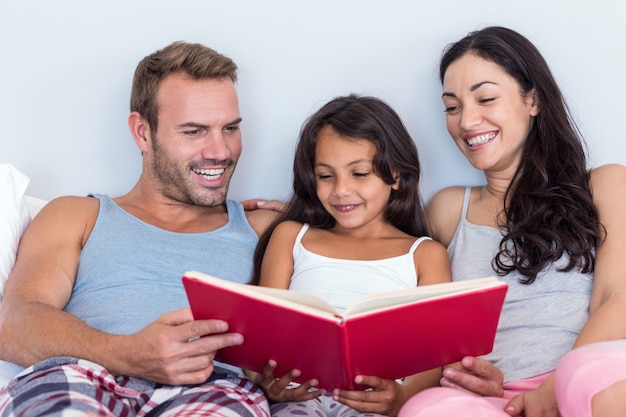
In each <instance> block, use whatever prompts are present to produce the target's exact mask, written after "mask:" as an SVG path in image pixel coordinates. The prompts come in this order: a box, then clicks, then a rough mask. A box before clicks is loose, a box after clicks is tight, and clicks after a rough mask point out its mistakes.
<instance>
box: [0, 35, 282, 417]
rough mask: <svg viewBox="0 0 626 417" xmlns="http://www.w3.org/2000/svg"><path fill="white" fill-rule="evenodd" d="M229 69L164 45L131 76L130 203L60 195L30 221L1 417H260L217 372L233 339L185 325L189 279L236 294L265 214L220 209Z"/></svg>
mask: <svg viewBox="0 0 626 417" xmlns="http://www.w3.org/2000/svg"><path fill="white" fill-rule="evenodd" d="M236 71H237V67H236V65H235V63H234V62H233V61H232V60H231V59H229V58H227V57H225V56H223V55H220V54H218V53H217V52H215V51H213V50H211V49H209V48H207V47H205V46H202V45H199V44H188V43H182V42H176V43H173V44H171V45H169V46H167V47H166V48H164V49H162V50H160V51H157V52H155V53H153V54H151V55H149V56H147V57H146V58H144V59H143V60H142V61H141V62H140V63H139V65H138V67H137V69H136V72H135V76H134V80H133V88H132V94H131V114H130V116H129V119H128V124H129V127H130V131H131V134H132V136H133V138H134V140H135V142H136V144H137V146H138V147H139V149H140V150H141V153H142V158H143V167H142V173H141V176H140V178H139V180H138V182H137V183H136V185H135V186H134V187H133V189H132V190H131V191H130V192H129V193H128V194H126V195H123V196H121V197H118V198H114V199H111V198H109V197H108V196H104V195H94V196H89V197H61V198H58V199H55V200H53V201H51V202H50V203H49V204H48V205H47V206H46V207H45V208H44V209H43V210H42V211H41V212H40V214H39V215H38V216H37V217H36V218H35V219H34V220H33V222H32V223H31V225H30V227H29V228H28V230H27V232H26V233H25V235H24V237H23V238H22V242H21V245H20V248H19V256H18V259H17V262H16V266H15V268H14V270H13V273H12V275H11V277H10V279H9V282H8V283H7V286H6V291H5V294H4V298H3V303H2V307H1V309H0V359H3V360H6V361H10V362H13V363H16V364H19V365H21V366H32V368H29V369H28V370H26V371H25V372H23V373H21V374H20V375H18V376H17V377H16V378H14V379H13V380H12V381H10V382H9V384H8V385H7V387H6V388H5V389H4V390H3V392H2V393H1V395H0V407H2V415H9V414H15V415H22V414H21V413H23V412H24V410H27V415H29V416H35V415H47V416H48V415H55V414H56V415H61V413H62V412H63V410H70V409H71V410H77V411H80V412H84V413H93V414H100V415H126V414H130V415H134V414H137V413H142V414H144V413H146V412H149V411H152V413H154V414H161V413H162V412H167V413H171V414H181V413H188V414H189V415H224V416H227V415H238V416H239V415H243V416H246V415H248V416H253V415H269V413H268V409H267V402H266V400H265V399H264V397H263V394H262V391H261V390H260V389H258V388H257V387H255V386H254V385H253V384H251V383H250V381H248V380H246V379H244V378H243V377H242V376H240V375H238V374H236V373H233V372H230V371H229V370H226V369H223V368H222V367H221V366H220V365H219V364H214V363H213V358H214V356H215V353H216V351H217V350H219V349H220V348H223V347H226V346H231V345H237V344H240V343H242V342H243V338H242V336H241V335H238V334H233V333H229V332H228V325H227V323H224V322H222V321H218V320H193V316H192V314H191V311H190V310H189V309H188V308H186V307H187V306H188V303H187V299H186V297H185V293H184V290H183V287H182V284H181V276H182V274H183V273H184V272H185V271H186V270H191V269H196V270H200V271H205V272H208V273H210V274H212V275H216V276H219V277H222V278H225V279H230V280H235V281H239V282H246V281H247V280H248V279H249V277H250V272H251V265H252V254H253V251H254V248H255V246H256V242H257V240H258V234H260V233H261V232H262V231H263V230H264V229H265V228H266V226H267V225H268V224H269V222H270V221H271V220H272V219H273V217H274V214H273V212H272V211H271V210H254V211H250V212H246V213H244V211H243V209H242V206H241V205H240V204H238V203H235V202H234V201H230V200H227V199H226V194H227V191H228V185H229V182H230V179H231V176H232V174H233V171H234V169H235V165H236V163H237V160H238V158H239V155H240V153H241V132H240V122H241V116H240V113H239V105H238V99H237V93H236V89H235V82H236V80H237V72H236Z"/></svg>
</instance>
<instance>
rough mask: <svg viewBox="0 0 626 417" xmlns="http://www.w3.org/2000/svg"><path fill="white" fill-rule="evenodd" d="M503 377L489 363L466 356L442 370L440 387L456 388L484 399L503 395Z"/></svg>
mask: <svg viewBox="0 0 626 417" xmlns="http://www.w3.org/2000/svg"><path fill="white" fill-rule="evenodd" d="M503 382H504V375H502V372H501V371H500V370H499V369H498V368H496V367H495V366H494V365H493V364H492V363H491V362H489V361H486V360H483V359H478V358H475V357H472V356H466V357H464V358H463V359H461V362H458V363H457V364H455V365H454V366H449V367H446V368H445V369H444V370H443V378H441V381H440V384H441V386H442V387H450V388H457V389H461V390H465V391H469V392H472V393H474V394H478V395H482V396H485V397H502V396H503V395H504V388H503V386H502V385H503Z"/></svg>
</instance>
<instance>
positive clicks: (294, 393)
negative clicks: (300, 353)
mask: <svg viewBox="0 0 626 417" xmlns="http://www.w3.org/2000/svg"><path fill="white" fill-rule="evenodd" d="M276 365H277V364H276V361H273V360H270V361H269V362H268V363H267V365H265V368H264V369H263V372H262V373H260V374H259V373H251V372H248V374H249V376H250V379H251V380H252V382H254V383H255V384H256V385H258V386H260V387H261V389H263V392H265V396H266V397H267V398H268V399H269V400H270V401H273V402H277V403H282V402H287V401H290V402H291V401H308V400H312V399H313V398H317V397H319V396H320V395H323V394H325V393H326V391H325V390H323V389H318V390H312V389H311V388H315V387H316V386H317V384H318V381H317V380H316V379H311V380H309V381H307V382H304V383H302V384H298V385H291V382H292V381H293V379H294V378H297V377H299V376H300V371H299V370H297V369H294V370H292V371H290V372H288V373H287V374H286V375H284V376H283V377H282V378H276V377H275V376H274V370H275V369H276Z"/></svg>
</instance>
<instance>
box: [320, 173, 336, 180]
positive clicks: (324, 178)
mask: <svg viewBox="0 0 626 417" xmlns="http://www.w3.org/2000/svg"><path fill="white" fill-rule="evenodd" d="M332 177H333V176H332V175H331V174H317V179H318V180H321V181H324V180H329V179H331V178H332Z"/></svg>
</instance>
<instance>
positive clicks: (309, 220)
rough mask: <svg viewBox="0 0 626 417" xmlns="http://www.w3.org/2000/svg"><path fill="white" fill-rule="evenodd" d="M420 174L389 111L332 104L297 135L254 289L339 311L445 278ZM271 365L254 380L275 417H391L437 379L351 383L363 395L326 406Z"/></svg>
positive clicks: (429, 375) (372, 105) (372, 102)
mask: <svg viewBox="0 0 626 417" xmlns="http://www.w3.org/2000/svg"><path fill="white" fill-rule="evenodd" d="M419 175H420V165H419V159H418V154H417V149H416V147H415V144H414V142H413V140H412V139H411V137H410V136H409V134H408V132H407V131H406V129H405V127H404V125H403V124H402V122H401V120H400V118H399V117H398V115H397V114H396V113H395V112H394V111H393V110H392V109H391V108H390V107H389V106H387V105H386V104H385V103H383V102H382V101H380V100H378V99H376V98H372V97H357V96H347V97H339V98H336V99H334V100H332V101H330V102H329V103H328V104H326V105H325V106H323V107H322V108H321V109H320V110H319V111H317V112H316V113H315V114H314V115H313V116H312V117H311V118H310V119H309V120H308V121H307V122H306V123H305V125H304V127H303V128H302V131H301V134H300V140H299V143H298V146H297V149H296V154H295V159H294V166H293V178H294V179H293V196H292V197H291V200H290V202H289V203H288V205H287V207H286V209H285V211H284V212H283V214H282V215H281V216H280V217H279V219H277V221H276V222H275V223H274V225H273V226H272V227H270V228H269V230H268V231H267V232H266V233H265V235H264V236H262V237H261V240H260V242H259V246H258V247H257V252H256V254H255V276H254V278H253V282H254V283H258V284H259V285H263V286H268V287H276V288H290V289H294V290H298V291H304V292H308V293H311V294H314V295H316V296H318V297H321V298H323V299H325V300H326V301H328V302H329V303H330V304H331V305H333V307H335V308H336V309H337V310H339V311H342V310H343V309H345V308H346V307H347V306H348V305H349V304H350V303H351V302H353V301H355V300H356V299H358V298H361V297H364V296H366V295H368V294H372V293H376V292H382V291H390V290H397V289H402V288H410V287H413V286H415V285H418V284H419V285H426V284H434V283H440V282H445V281H450V279H451V273H450V267H449V263H448V257H447V254H446V251H445V249H444V247H443V246H442V245H441V244H439V243H438V242H435V241H433V240H431V239H430V238H428V237H425V236H424V235H425V234H426V226H425V221H424V211H423V207H422V203H421V201H420V197H419V191H418V180H419ZM424 319H426V320H427V319H428V318H424ZM372 337H373V338H374V337H376V335H372ZM389 343H394V342H393V340H390V341H389ZM381 360H384V358H381ZM275 365H276V364H275V363H269V364H268V366H267V367H266V369H265V371H264V372H263V373H262V374H252V379H253V380H254V381H255V382H256V383H257V384H259V385H260V386H261V387H263V389H264V391H265V393H266V395H267V396H268V398H269V399H270V401H272V402H273V403H274V404H273V405H272V409H271V410H272V414H273V415H275V416H277V415H293V414H298V415H316V416H319V415H320V413H322V414H323V415H327V414H328V415H333V416H348V415H361V414H360V413H358V412H356V411H355V410H358V411H360V412H369V413H378V414H384V415H390V416H392V415H396V414H397V413H398V410H399V409H400V407H401V406H402V404H404V402H405V401H406V400H407V399H408V398H409V397H411V395H412V394H414V393H416V392H418V391H420V390H422V389H424V388H426V387H429V386H433V385H436V384H437V383H438V381H439V378H440V377H441V369H434V370H430V371H426V372H422V373H420V374H417V375H413V376H409V377H407V378H404V380H403V381H402V382H396V381H391V380H383V379H381V378H379V377H377V376H373V375H369V376H366V375H363V376H357V377H356V378H355V382H357V383H359V384H365V385H367V386H369V387H371V389H368V390H366V391H347V390H335V391H334V392H333V393H332V399H331V397H330V396H329V395H323V394H325V392H324V391H323V390H311V389H310V388H311V387H315V386H316V384H317V381H315V380H313V381H308V382H306V383H304V384H301V385H299V386H296V387H294V386H293V384H290V382H291V380H292V378H293V377H295V376H297V375H298V371H297V370H293V371H291V373H289V374H288V375H285V376H283V377H282V378H279V379H277V378H275V377H274V374H273V369H274V367H275ZM287 401H289V402H290V403H289V404H281V403H284V402H287Z"/></svg>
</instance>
